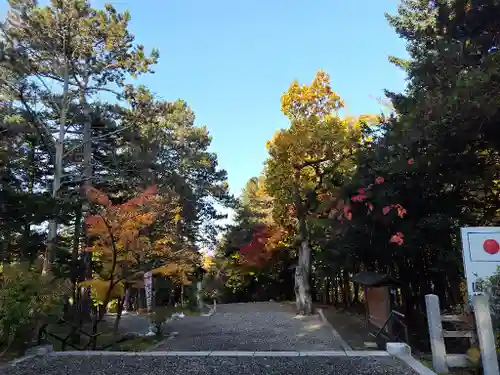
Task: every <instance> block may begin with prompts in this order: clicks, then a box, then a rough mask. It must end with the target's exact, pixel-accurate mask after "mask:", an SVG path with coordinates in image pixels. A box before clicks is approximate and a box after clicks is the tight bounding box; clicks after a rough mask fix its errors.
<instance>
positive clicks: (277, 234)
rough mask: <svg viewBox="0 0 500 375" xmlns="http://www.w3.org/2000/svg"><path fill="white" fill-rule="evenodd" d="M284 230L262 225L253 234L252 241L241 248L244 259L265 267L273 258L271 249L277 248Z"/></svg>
mask: <svg viewBox="0 0 500 375" xmlns="http://www.w3.org/2000/svg"><path fill="white" fill-rule="evenodd" d="M283 232H284V231H283V230H282V229H280V228H271V227H269V226H267V225H264V224H262V225H260V226H259V227H258V228H257V229H256V230H255V232H254V233H253V235H252V239H251V240H250V242H249V243H248V244H246V245H244V246H243V247H241V248H240V254H241V257H242V260H243V261H244V262H245V263H246V264H248V265H250V266H254V267H263V266H264V265H265V264H266V263H267V262H268V261H269V259H270V258H271V256H272V252H271V250H273V249H276V247H277V246H276V245H277V242H279V240H280V239H281V235H282V234H283Z"/></svg>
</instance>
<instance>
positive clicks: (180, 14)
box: [96, 0, 406, 194]
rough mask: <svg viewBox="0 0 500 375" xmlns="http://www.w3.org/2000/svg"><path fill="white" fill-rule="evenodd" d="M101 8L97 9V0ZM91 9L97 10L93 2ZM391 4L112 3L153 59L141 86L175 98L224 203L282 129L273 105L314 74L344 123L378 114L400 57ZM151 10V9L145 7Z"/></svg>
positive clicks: (394, 82)
mask: <svg viewBox="0 0 500 375" xmlns="http://www.w3.org/2000/svg"><path fill="white" fill-rule="evenodd" d="M99 1H101V3H103V1H102V0H99ZM96 3H97V2H96ZM398 3H399V1H398V0H385V1H374V0H358V1H345V0H310V1H304V0H287V1H285V0H267V1H266V0H254V1H235V0H231V1H229V0H213V1H203V0H182V1H181V0H177V1H165V0H163V1H160V0H149V1H148V0H142V1H136V0H134V1H133V0H128V1H127V0H121V1H119V0H116V1H115V2H114V3H113V4H115V6H117V7H118V8H121V9H125V8H128V9H130V12H131V15H132V24H131V27H132V30H133V32H134V33H135V35H136V37H137V41H138V42H140V43H143V44H145V45H146V46H147V47H157V48H159V50H160V63H159V64H158V66H157V68H156V72H157V73H156V74H155V75H154V76H151V77H148V78H146V79H144V80H143V82H144V83H146V84H147V85H148V86H149V87H150V88H151V89H152V90H153V91H154V92H156V93H157V94H158V95H160V96H161V97H163V98H165V99H169V100H170V99H172V100H174V99H177V98H181V99H184V100H186V101H187V102H188V104H189V105H190V106H191V107H192V108H193V110H194V112H195V114H196V116H197V122H198V124H203V125H207V126H208V128H209V130H210V133H211V134H212V136H213V143H212V149H213V150H214V151H215V152H217V154H218V156H219V161H220V166H221V167H222V168H224V169H226V170H227V171H228V175H229V184H230V187H231V191H232V192H233V193H236V194H239V192H240V190H241V188H242V187H243V186H244V185H245V183H246V181H247V180H248V179H249V178H250V177H252V176H255V175H258V174H259V173H260V172H261V170H262V166H263V162H264V160H265V158H266V156H267V153H266V148H265V143H266V140H268V139H269V138H271V136H272V135H273V133H274V132H275V131H276V130H277V129H279V128H283V127H286V126H287V125H288V124H287V119H286V117H285V116H283V115H282V114H281V112H280V97H281V94H282V93H283V92H284V91H286V89H287V88H288V86H289V84H290V83H291V82H292V81H293V80H294V79H298V80H299V81H301V82H310V81H311V80H312V79H313V77H314V75H315V72H316V70H317V69H318V68H322V69H324V70H325V71H326V72H327V73H329V74H330V75H331V79H332V84H333V87H334V89H335V90H336V91H337V92H338V93H339V94H340V95H341V97H343V98H344V100H345V102H346V105H347V109H348V111H349V112H350V113H352V114H360V113H367V112H372V113H373V112H379V108H380V106H379V104H378V103H377V101H376V100H375V99H374V98H375V97H377V96H381V95H382V90H383V89H384V88H389V89H395V90H402V89H403V88H404V78H405V77H404V74H403V73H402V72H401V71H399V69H397V68H396V67H394V66H392V65H391V64H390V63H389V62H388V61H387V56H388V55H391V54H392V55H397V56H404V55H406V53H405V49H404V43H403V42H402V41H401V40H399V39H398V37H397V35H396V33H395V32H394V31H393V30H392V29H391V28H390V27H389V25H388V24H387V21H386V20H385V18H384V12H385V11H388V12H391V13H394V12H395V10H396V7H397V4H398ZM146 4H150V5H146Z"/></svg>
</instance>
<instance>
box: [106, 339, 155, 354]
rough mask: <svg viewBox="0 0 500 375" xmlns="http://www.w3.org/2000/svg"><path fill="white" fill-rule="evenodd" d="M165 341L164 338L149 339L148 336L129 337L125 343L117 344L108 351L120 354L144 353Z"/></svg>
mask: <svg viewBox="0 0 500 375" xmlns="http://www.w3.org/2000/svg"><path fill="white" fill-rule="evenodd" d="M161 340H163V337H156V336H153V337H147V336H136V337H129V338H127V339H125V340H124V341H121V342H117V343H116V344H115V345H113V346H112V347H111V348H109V349H108V350H115V351H119V352H143V351H145V350H148V349H150V348H151V347H153V346H154V345H155V344H157V343H159V342H160V341H161Z"/></svg>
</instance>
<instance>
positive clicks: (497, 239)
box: [460, 227, 500, 297]
mask: <svg viewBox="0 0 500 375" xmlns="http://www.w3.org/2000/svg"><path fill="white" fill-rule="evenodd" d="M460 233H461V237H462V249H463V260H464V268H465V277H466V279H467V292H468V294H469V297H472V296H473V295H476V294H483V293H484V291H483V290H480V288H479V286H478V283H477V281H478V279H484V278H488V277H490V276H493V275H494V274H495V272H496V271H497V267H498V266H500V227H468V228H461V229H460Z"/></svg>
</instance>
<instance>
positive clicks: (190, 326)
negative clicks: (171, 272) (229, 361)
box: [155, 302, 342, 351]
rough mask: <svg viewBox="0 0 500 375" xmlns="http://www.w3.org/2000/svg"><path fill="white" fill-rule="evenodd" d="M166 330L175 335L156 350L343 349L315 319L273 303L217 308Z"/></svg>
mask: <svg viewBox="0 0 500 375" xmlns="http://www.w3.org/2000/svg"><path fill="white" fill-rule="evenodd" d="M168 329H169V330H171V331H175V332H178V335H177V336H176V337H175V338H173V339H170V340H166V341H165V343H164V344H163V345H160V346H159V347H157V348H156V349H155V350H158V351H165V350H174V351H179V350H189V351H205V350H232V351H301V350H303V351H313V350H322V351H323V350H342V347H341V346H340V344H339V343H338V342H336V341H335V338H334V337H333V335H332V332H331V329H330V328H329V327H327V326H326V325H324V324H322V321H321V319H320V318H319V317H318V316H316V315H313V316H307V317H304V316H298V315H296V314H295V312H294V310H293V306H291V305H290V304H280V303H276V302H259V303H241V304H239V303H237V304H230V305H217V312H216V313H215V314H214V315H212V316H211V317H196V316H188V317H185V318H184V319H182V320H179V321H174V322H172V323H170V324H169V328H168Z"/></svg>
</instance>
